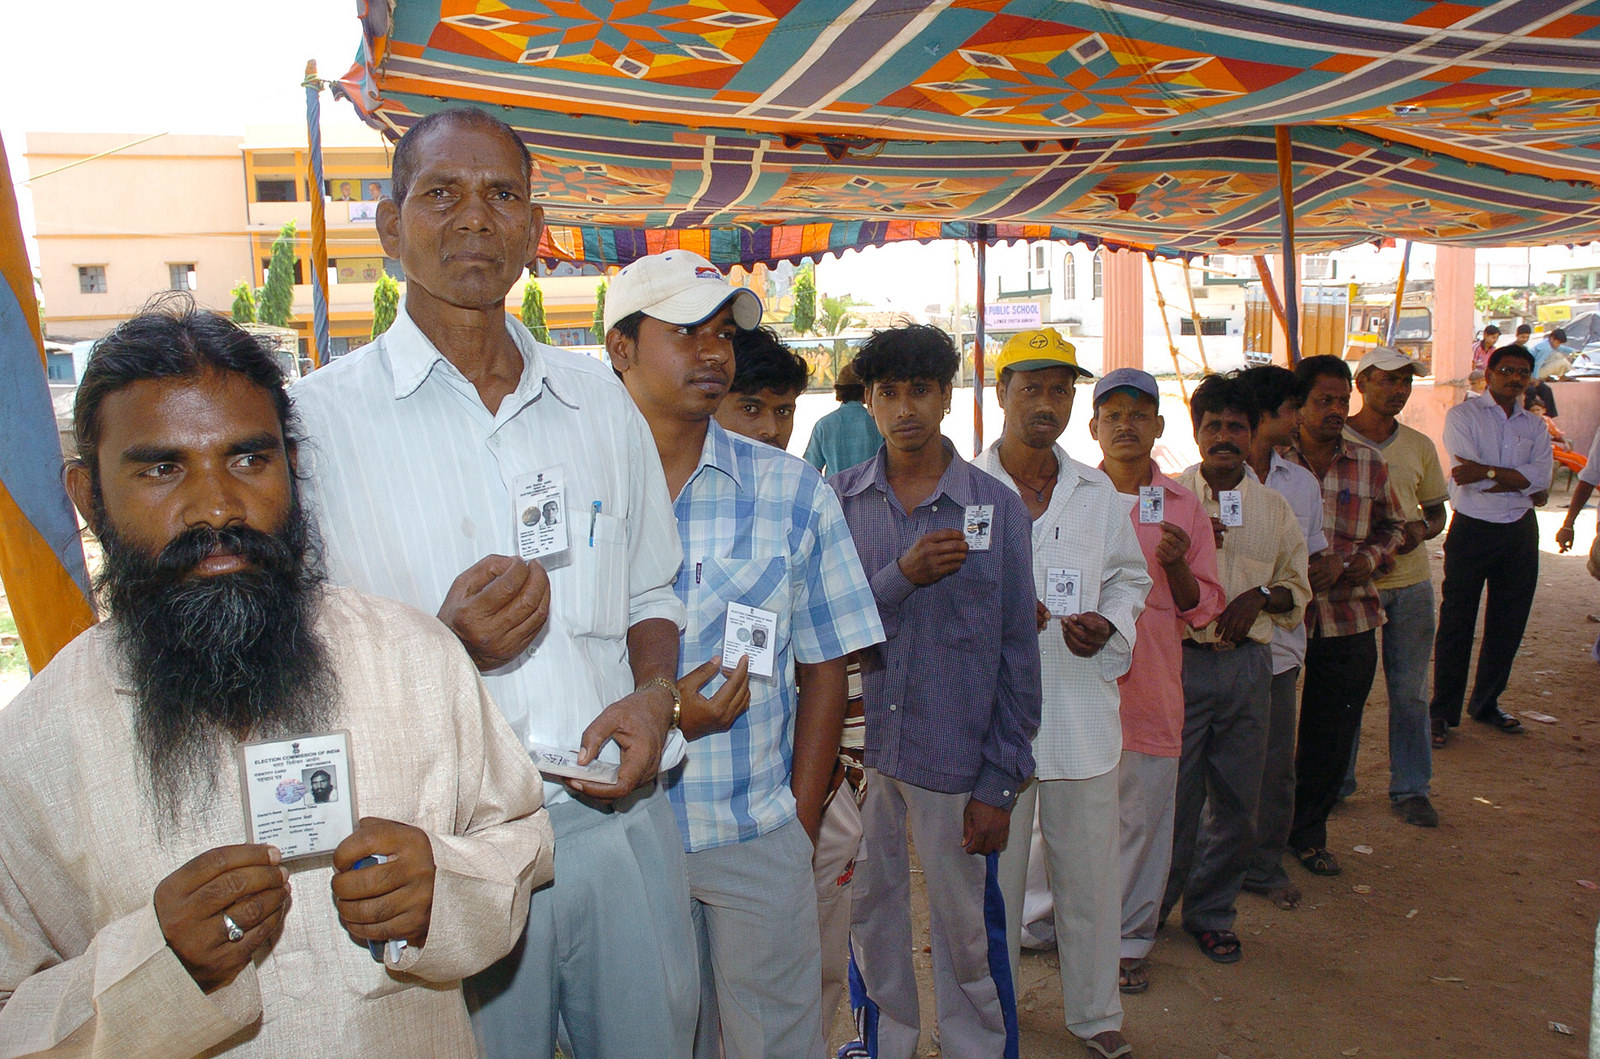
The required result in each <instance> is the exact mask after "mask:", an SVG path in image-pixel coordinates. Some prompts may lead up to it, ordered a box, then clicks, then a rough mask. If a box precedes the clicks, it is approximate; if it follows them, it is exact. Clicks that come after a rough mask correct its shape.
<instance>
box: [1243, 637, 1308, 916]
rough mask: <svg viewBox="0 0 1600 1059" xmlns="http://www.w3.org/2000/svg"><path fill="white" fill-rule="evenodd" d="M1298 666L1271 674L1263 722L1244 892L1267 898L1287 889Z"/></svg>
mask: <svg viewBox="0 0 1600 1059" xmlns="http://www.w3.org/2000/svg"><path fill="white" fill-rule="evenodd" d="M1299 680H1300V667H1299V666H1295V667H1294V668H1293V669H1290V670H1287V671H1285V672H1282V673H1274V674H1273V675H1272V707H1271V715H1270V717H1269V718H1268V720H1267V757H1266V760H1265V762H1263V764H1262V768H1261V799H1260V802H1259V804H1258V805H1257V806H1256V845H1255V849H1253V850H1251V851H1250V862H1249V866H1248V867H1247V868H1246V869H1245V873H1244V888H1245V889H1246V890H1253V891H1255V892H1256V893H1267V892H1269V891H1271V890H1277V889H1280V888H1282V887H1285V886H1288V885H1289V875H1288V873H1287V872H1285V871H1284V870H1283V855H1284V853H1285V852H1287V851H1288V849H1289V827H1290V825H1292V824H1293V823H1294V738H1295V732H1296V731H1297V730H1298V722H1296V720H1295V694H1294V691H1295V684H1297V683H1298V682H1299Z"/></svg>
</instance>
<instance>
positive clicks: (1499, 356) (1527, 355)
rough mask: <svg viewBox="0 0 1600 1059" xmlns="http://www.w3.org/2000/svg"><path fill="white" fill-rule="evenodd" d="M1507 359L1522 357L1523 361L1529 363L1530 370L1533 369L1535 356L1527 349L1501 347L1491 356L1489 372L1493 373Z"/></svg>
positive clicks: (1522, 347) (1512, 346) (1513, 346)
mask: <svg viewBox="0 0 1600 1059" xmlns="http://www.w3.org/2000/svg"><path fill="white" fill-rule="evenodd" d="M1507 357H1521V358H1522V359H1523V360H1525V361H1527V362H1528V367H1529V369H1532V368H1533V354H1532V353H1531V352H1529V351H1528V349H1527V347H1525V346H1518V345H1510V346H1501V347H1500V348H1499V349H1497V350H1495V351H1494V352H1493V353H1490V354H1489V363H1488V366H1487V370H1489V371H1493V370H1494V369H1495V368H1496V367H1498V366H1499V365H1500V362H1501V361H1502V360H1505V359H1506V358H1507Z"/></svg>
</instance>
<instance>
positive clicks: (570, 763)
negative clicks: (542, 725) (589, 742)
mask: <svg viewBox="0 0 1600 1059" xmlns="http://www.w3.org/2000/svg"><path fill="white" fill-rule="evenodd" d="M528 755H529V756H530V757H532V758H533V763H534V765H536V766H537V767H538V769H539V771H540V772H542V773H543V774H545V775H546V776H563V777H565V778H567V779H569V780H594V781H595V782H596V783H615V782H617V766H616V765H615V764H613V763H612V762H610V761H601V760H600V759H599V758H595V759H594V760H593V761H591V762H589V763H588V764H587V765H580V764H578V752H577V751H576V750H562V749H560V748H558V747H553V746H540V745H539V744H537V743H535V744H534V745H533V746H532V747H531V748H529V750H528Z"/></svg>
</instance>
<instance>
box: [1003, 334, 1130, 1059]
mask: <svg viewBox="0 0 1600 1059" xmlns="http://www.w3.org/2000/svg"><path fill="white" fill-rule="evenodd" d="M995 367H996V369H997V371H998V372H999V385H998V388H997V390H996V393H997V395H998V396H999V398H1000V407H1001V408H1002V409H1003V410H1004V411H1005V417H1006V418H1005V429H1004V432H1003V433H1002V434H1001V436H1000V440H999V441H996V442H995V443H994V444H993V445H991V446H990V447H989V449H988V450H987V451H986V452H984V453H983V455H982V456H980V457H979V458H978V460H977V461H976V462H977V465H978V466H979V467H980V468H981V469H983V470H985V471H987V472H989V473H990V474H992V475H994V476H995V477H996V478H998V479H1000V481H1001V482H1003V483H1005V484H1006V485H1009V486H1010V487H1011V488H1013V489H1015V490H1016V491H1017V493H1018V494H1019V495H1020V496H1021V497H1022V502H1023V503H1024V504H1026V505H1027V508H1028V514H1029V515H1031V516H1032V518H1033V580H1034V589H1035V592H1036V598H1037V599H1038V600H1040V602H1038V604H1037V611H1038V621H1039V661H1040V671H1041V677H1042V683H1043V688H1044V705H1043V712H1042V717H1041V722H1040V725H1039V732H1038V734H1037V735H1036V736H1034V739H1033V756H1034V760H1035V763H1036V768H1037V770H1038V771H1037V774H1036V779H1035V781H1034V782H1032V783H1030V784H1029V785H1028V786H1027V787H1026V788H1025V789H1024V790H1023V791H1022V793H1021V795H1020V796H1019V797H1018V799H1017V804H1016V808H1014V809H1013V810H1012V812H1011V839H1010V841H1009V842H1008V843H1007V845H1006V849H1005V852H1004V853H1002V854H1001V858H1000V879H1001V887H1002V891H1003V893H1004V895H1005V899H1006V934H1007V941H1008V943H1009V944H1010V946H1011V966H1012V968H1013V974H1015V968H1016V965H1017V956H1018V948H1019V940H1020V935H1021V930H1022V927H1023V924H1024V923H1025V922H1026V921H1027V920H1026V918H1025V917H1024V914H1023V913H1024V909H1023V893H1024V887H1025V883H1026V880H1027V877H1028V875H1029V869H1030V867H1031V868H1032V869H1033V873H1034V874H1035V876H1036V877H1040V878H1042V877H1043V875H1044V872H1045V866H1046V864H1048V874H1049V886H1050V896H1051V897H1052V898H1053V904H1054V909H1055V922H1056V923H1057V924H1058V925H1057V927H1056V929H1055V937H1056V944H1057V947H1058V951H1059V954H1060V958H1061V994H1062V1004H1063V1006H1064V1009H1065V1015H1066V1023H1067V1028H1068V1029H1069V1030H1071V1031H1072V1032H1073V1034H1074V1035H1075V1036H1077V1037H1078V1038H1080V1039H1081V1040H1082V1041H1083V1042H1084V1045H1085V1047H1086V1048H1088V1050H1089V1051H1090V1053H1091V1054H1095V1055H1101V1056H1127V1055H1131V1054H1132V1046H1131V1045H1129V1044H1128V1043H1127V1041H1126V1040H1125V1039H1124V1038H1123V1036H1122V999H1121V996H1120V994H1119V993H1118V990H1117V970H1118V967H1117V958H1118V955H1119V949H1120V946H1121V937H1122V882H1121V872H1120V871H1119V870H1118V867H1117V848H1118V834H1119V830H1120V828H1119V815H1118V801H1117V763H1118V761H1119V759H1120V758H1121V756H1122V721H1121V718H1120V715H1119V705H1120V698H1119V695H1118V692H1117V678H1118V677H1120V676H1122V674H1124V673H1126V672H1127V671H1128V666H1129V663H1130V662H1131V661H1132V657H1133V643H1134V625H1135V622H1137V621H1138V618H1139V614H1140V612H1141V611H1142V610H1144V601H1145V595H1146V593H1148V592H1149V591H1150V575H1149V573H1148V571H1147V570H1146V568H1145V560H1144V553H1143V552H1141V551H1140V549H1139V538H1138V536H1137V535H1136V534H1135V532H1134V528H1133V523H1132V522H1131V521H1130V520H1129V519H1128V516H1127V507H1126V505H1125V504H1124V503H1123V501H1122V498H1121V497H1120V496H1119V495H1118V494H1117V490H1116V487H1115V486H1114V485H1112V484H1111V479H1109V478H1107V477H1106V475H1105V473H1104V472H1103V471H1099V470H1096V469H1095V468H1093V467H1088V466H1085V465H1084V464H1081V463H1078V462H1076V461H1075V460H1073V459H1072V458H1071V457H1070V456H1068V455H1067V453H1066V450H1065V449H1063V448H1062V447H1061V446H1060V445H1059V444H1057V440H1056V439H1058V438H1059V437H1060V436H1061V433H1062V431H1064V430H1065V429H1066V427H1067V421H1068V419H1070V418H1071V415H1072V399H1073V395H1074V392H1075V391H1074V387H1075V386H1076V384H1077V382H1078V380H1079V379H1083V378H1093V377H1094V376H1093V374H1092V373H1091V372H1089V371H1088V370H1086V369H1085V368H1083V367H1082V366H1080V365H1079V364H1078V358H1077V351H1076V350H1075V349H1074V348H1073V345H1072V343H1070V342H1068V341H1066V339H1064V338H1062V337H1061V335H1060V334H1058V333H1057V332H1056V330H1055V329H1054V328H1048V327H1047V328H1044V329H1043V330H1038V331H1024V332H1022V333H1021V334H1019V335H1015V336H1014V337H1012V338H1011V340H1010V341H1008V342H1007V343H1006V344H1005V348H1004V349H1002V350H1001V352H1000V359H999V360H998V361H997V362H996V364H995ZM1036 812H1037V816H1038V828H1037V829H1035V827H1034V817H1035V814H1036ZM1030 839H1031V840H1032V841H1030ZM1030 847H1031V848H1030ZM1030 860H1031V861H1032V862H1033V863H1032V864H1031V865H1030ZM1028 889H1030V890H1031V889H1035V888H1034V887H1029V888H1028ZM1041 896H1042V895H1041ZM1041 903H1042V902H1041Z"/></svg>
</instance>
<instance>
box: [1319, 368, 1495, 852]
mask: <svg viewBox="0 0 1600 1059" xmlns="http://www.w3.org/2000/svg"><path fill="white" fill-rule="evenodd" d="M1509 348H1520V347H1509ZM1421 372H1422V368H1421V366H1420V365H1418V363H1417V362H1416V361H1414V360H1412V359H1411V358H1410V357H1408V356H1406V355H1405V354H1404V353H1402V352H1400V351H1399V350H1398V349H1392V348H1390V347H1388V346H1378V347H1377V348H1375V349H1373V350H1371V351H1369V352H1368V353H1367V354H1366V355H1365V356H1364V357H1362V358H1361V363H1360V364H1358V365H1356V389H1357V390H1358V391H1360V393H1361V411H1359V412H1357V413H1356V414H1355V415H1353V416H1351V417H1350V419H1349V420H1348V421H1347V422H1346V423H1345V427H1344V436H1345V437H1347V438H1349V439H1350V440H1352V441H1360V442H1364V443H1366V444H1368V445H1371V446H1372V447H1373V448H1375V449H1377V450H1378V451H1379V452H1381V453H1383V459H1384V462H1385V463H1387V464H1388V465H1389V484H1390V485H1392V486H1394V491H1395V495H1396V496H1397V497H1398V498H1399V499H1400V511H1401V517H1402V518H1403V519H1405V523H1406V536H1405V540H1403V541H1402V542H1401V543H1400V547H1399V549H1398V550H1396V552H1395V556H1394V563H1393V565H1392V566H1390V568H1389V569H1387V570H1385V571H1383V572H1381V573H1380V574H1379V575H1378V576H1377V577H1375V578H1373V584H1375V585H1377V586H1378V600H1379V602H1380V603H1381V604H1382V606H1383V613H1384V616H1385V617H1387V618H1388V621H1386V622H1384V625H1383V633H1382V638H1383V678H1384V684H1385V685H1386V686H1387V688H1388V691H1389V801H1390V804H1391V805H1392V806H1393V808H1394V811H1395V812H1396V813H1398V814H1400V818H1401V819H1402V820H1404V821H1405V822H1406V823H1408V824H1412V825H1414V826H1416V827H1438V826H1439V813H1438V811H1437V810H1435V809H1434V807H1433V803H1432V802H1431V801H1429V799H1428V793H1429V785H1430V783H1431V782H1432V780H1433V750H1432V748H1431V747H1430V746H1429V738H1428V662H1429V660H1430V659H1431V658H1432V656H1433V632H1434V611H1433V573H1432V571H1430V570H1429V568H1428V552H1427V550H1426V549H1425V548H1423V547H1422V545H1423V543H1424V542H1425V541H1430V540H1432V539H1433V538H1435V537H1437V536H1438V535H1439V534H1441V533H1443V532H1444V502H1445V498H1446V496H1448V495H1449V489H1448V486H1446V484H1445V480H1444V469H1443V468H1442V467H1440V466H1439V454H1438V453H1437V452H1436V451H1434V447H1433V442H1432V441H1430V440H1429V439H1428V436H1427V435H1426V434H1424V433H1422V432H1421V431H1420V430H1414V429H1412V428H1411V427H1408V426H1406V425H1405V424H1404V423H1401V422H1400V421H1399V420H1398V419H1397V418H1395V417H1396V416H1398V415H1399V414H1400V412H1401V411H1402V410H1403V409H1404V408H1405V406H1406V401H1407V400H1409V399H1410V397H1411V383H1412V381H1413V380H1414V379H1415V378H1416V376H1417V375H1418V374H1420V373H1421ZM1358 745H1359V744H1358ZM1355 768H1356V755H1355V753H1354V751H1352V753H1351V754H1350V771H1349V773H1348V774H1347V775H1346V776H1345V781H1344V788H1343V789H1342V790H1341V791H1340V794H1341V796H1344V797H1348V796H1349V795H1350V794H1351V793H1352V792H1354V791H1355V788H1356V781H1355Z"/></svg>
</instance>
